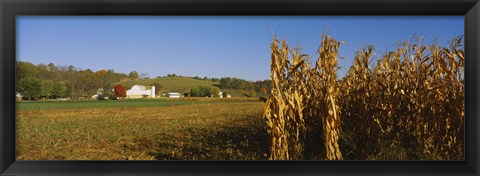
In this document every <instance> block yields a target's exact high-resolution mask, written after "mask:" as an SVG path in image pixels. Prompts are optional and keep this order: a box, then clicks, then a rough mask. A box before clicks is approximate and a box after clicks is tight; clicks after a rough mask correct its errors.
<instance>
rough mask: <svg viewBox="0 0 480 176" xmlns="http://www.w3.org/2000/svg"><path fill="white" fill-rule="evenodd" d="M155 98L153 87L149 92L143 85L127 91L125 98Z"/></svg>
mask: <svg viewBox="0 0 480 176" xmlns="http://www.w3.org/2000/svg"><path fill="white" fill-rule="evenodd" d="M144 97H146V98H155V86H152V88H151V89H150V90H147V88H146V87H145V86H144V85H134V86H132V88H131V89H130V90H127V98H144Z"/></svg>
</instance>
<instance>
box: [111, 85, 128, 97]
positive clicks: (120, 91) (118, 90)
mask: <svg viewBox="0 0 480 176" xmlns="http://www.w3.org/2000/svg"><path fill="white" fill-rule="evenodd" d="M113 91H114V92H115V93H114V94H113V96H115V97H126V96H127V91H125V88H124V87H123V86H122V85H121V84H117V85H115V87H114V88H113Z"/></svg>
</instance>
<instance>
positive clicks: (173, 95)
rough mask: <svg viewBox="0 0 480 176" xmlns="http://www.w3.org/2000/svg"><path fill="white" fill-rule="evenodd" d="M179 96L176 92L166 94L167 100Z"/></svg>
mask: <svg viewBox="0 0 480 176" xmlns="http://www.w3.org/2000/svg"><path fill="white" fill-rule="evenodd" d="M180 96H181V95H180V93H178V92H168V93H167V97H168V98H180Z"/></svg>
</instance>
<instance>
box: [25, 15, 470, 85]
mask: <svg viewBox="0 0 480 176" xmlns="http://www.w3.org/2000/svg"><path fill="white" fill-rule="evenodd" d="M463 20H464V17H463V16H382V17H378V16H375V17H374V16H301V17H293V16H288V17H287V16H275V17H274V16H255V17H252V16H221V17H220V16H208V17H206V16H121V17H118V16H18V17H17V61H27V62H30V63H33V64H35V65H38V64H40V63H42V64H49V63H53V64H55V65H62V66H68V65H73V66H75V67H76V68H78V69H82V70H85V69H91V70H94V71H98V70H102V69H105V70H107V69H113V70H114V71H115V72H118V73H125V74H127V75H128V73H129V72H130V71H137V72H138V73H139V74H140V73H148V77H150V78H156V77H157V76H165V75H167V74H176V75H181V76H191V77H195V76H198V77H201V78H203V77H208V78H222V77H236V78H240V79H245V80H248V81H257V80H270V79H271V78H270V55H271V53H270V43H271V40H272V37H273V35H276V36H277V37H278V39H280V40H284V39H285V40H287V42H288V43H289V45H290V46H300V47H302V48H303V50H302V53H305V54H308V55H310V56H311V57H312V60H314V59H316V58H317V56H318V55H317V54H316V53H315V52H316V49H317V48H318V47H319V45H320V42H321V34H322V33H323V32H325V31H327V32H328V34H329V35H331V36H332V37H333V38H335V39H337V40H339V41H343V42H345V43H346V45H341V46H340V49H339V54H340V56H342V57H345V58H346V59H339V60H338V63H339V66H340V67H341V69H339V70H338V73H337V75H338V77H339V78H342V77H343V75H345V73H346V72H347V70H348V68H349V67H350V66H351V65H352V63H353V56H354V54H355V52H356V51H358V50H360V49H361V48H362V47H365V46H368V45H373V46H374V47H375V48H376V53H377V55H376V56H379V55H381V54H382V53H384V52H386V51H389V50H391V49H393V48H395V44H396V43H397V42H403V41H407V40H409V39H410V38H411V37H412V36H413V35H418V36H424V41H425V43H426V44H431V43H432V41H433V40H434V39H436V38H438V41H439V42H438V43H439V44H440V45H442V46H448V41H449V40H451V39H452V38H453V37H456V36H461V35H464V21H463Z"/></svg>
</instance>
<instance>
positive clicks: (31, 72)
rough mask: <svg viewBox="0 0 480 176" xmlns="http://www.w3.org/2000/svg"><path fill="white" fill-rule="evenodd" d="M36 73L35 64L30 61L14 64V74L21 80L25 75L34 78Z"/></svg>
mask: <svg viewBox="0 0 480 176" xmlns="http://www.w3.org/2000/svg"><path fill="white" fill-rule="evenodd" d="M37 73H38V69H37V66H35V65H33V64H32V63H30V62H21V61H20V62H17V64H16V74H17V80H21V79H23V78H26V77H31V78H34V77H35V76H36V75H37Z"/></svg>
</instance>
